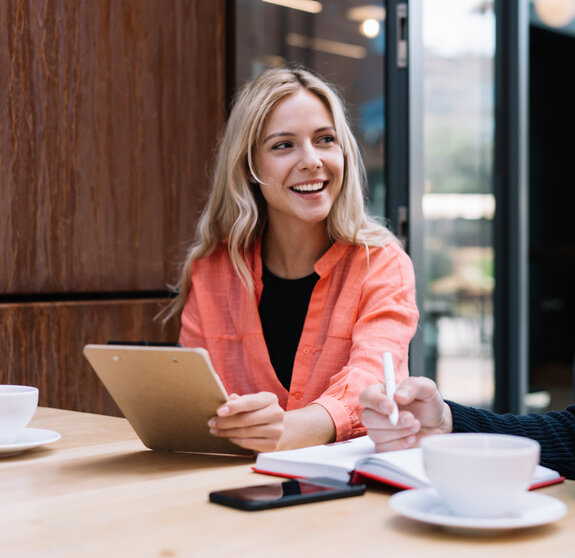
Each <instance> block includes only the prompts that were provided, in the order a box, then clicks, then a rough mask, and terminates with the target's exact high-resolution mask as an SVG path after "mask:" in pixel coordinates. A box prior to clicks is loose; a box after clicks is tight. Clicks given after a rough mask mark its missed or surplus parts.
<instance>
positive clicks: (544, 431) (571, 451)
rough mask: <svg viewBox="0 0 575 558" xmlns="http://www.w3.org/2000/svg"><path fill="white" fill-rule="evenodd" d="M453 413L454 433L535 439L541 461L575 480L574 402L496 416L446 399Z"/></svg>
mask: <svg viewBox="0 0 575 558" xmlns="http://www.w3.org/2000/svg"><path fill="white" fill-rule="evenodd" d="M446 403H447V404H448V405H449V407H450V408H451V414H452V415H453V432H495V433H498V434H515V435H516V436H526V437H528V438H533V439H534V440H537V441H538V442H539V444H540V445H541V464H542V465H545V466H546V467H549V468H551V469H555V470H556V471H558V472H559V473H560V474H561V475H563V476H564V477H566V478H568V479H575V405H570V406H569V407H567V408H566V409H565V410H563V411H549V412H548V413H545V414H543V415H537V414H529V415H519V416H518V415H512V414H505V415H498V414H495V413H491V412H490V411H485V410H483V409H475V408H473V407H465V406H463V405H459V404H457V403H453V402H452V401H446Z"/></svg>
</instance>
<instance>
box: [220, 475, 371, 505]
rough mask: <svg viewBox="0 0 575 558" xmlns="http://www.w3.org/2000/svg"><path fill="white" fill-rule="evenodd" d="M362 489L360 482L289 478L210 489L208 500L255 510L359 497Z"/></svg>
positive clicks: (363, 490) (363, 488)
mask: <svg viewBox="0 0 575 558" xmlns="http://www.w3.org/2000/svg"><path fill="white" fill-rule="evenodd" d="M364 492H365V485H363V484H358V485H350V484H345V483H343V482H339V481H334V480H331V479H324V478H311V479H291V480H287V481H280V482H274V483H270V484H259V485H255V486H244V487H242V488H230V489H228V490H219V491H217V492H211V493H210V502H214V503H216V504H222V505H224V506H230V507H232V508H237V509H240V510H248V511H256V510H267V509H270V508H281V507H284V506H293V505H295V504H305V503H307V502H319V501H321V500H331V499H333V498H345V497H347V496H360V495H361V494H363V493H364Z"/></svg>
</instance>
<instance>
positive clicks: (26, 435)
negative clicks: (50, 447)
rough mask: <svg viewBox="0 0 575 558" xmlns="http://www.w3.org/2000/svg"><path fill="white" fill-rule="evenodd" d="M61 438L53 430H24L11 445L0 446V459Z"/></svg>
mask: <svg viewBox="0 0 575 558" xmlns="http://www.w3.org/2000/svg"><path fill="white" fill-rule="evenodd" d="M61 437H62V436H61V435H60V434H59V433H58V432H54V430H44V429H43V428H26V429H25V430H24V431H23V432H22V434H20V436H19V437H18V439H17V440H16V441H15V442H13V443H12V444H2V445H0V457H10V456H11V455H18V454H19V453H22V452H23V451H26V450H29V449H32V448H36V447H38V446H43V445H44V444H50V443H52V442H56V441H58V440H59V439H60V438H61Z"/></svg>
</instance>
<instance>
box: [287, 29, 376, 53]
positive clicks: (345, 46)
mask: <svg viewBox="0 0 575 558" xmlns="http://www.w3.org/2000/svg"><path fill="white" fill-rule="evenodd" d="M286 43H287V44H288V45H289V46H294V47H300V48H311V49H312V50H317V51H320V52H327V53H329V54H335V55H337V56H347V57H348V58H357V59H362V58H365V56H366V49H365V48H364V47H362V46H359V45H351V44H349V43H342V42H341V41H331V40H328V39H318V38H315V37H306V36H305V35H300V34H299V33H288V34H287V35H286Z"/></svg>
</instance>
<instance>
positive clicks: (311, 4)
mask: <svg viewBox="0 0 575 558" xmlns="http://www.w3.org/2000/svg"><path fill="white" fill-rule="evenodd" d="M262 2H266V3H268V4H275V5H276V6H283V7H284V8H291V9H292V10H300V11H302V12H309V13H310V14H319V13H320V12H321V11H322V9H323V6H322V5H321V2H318V1H317V0H262Z"/></svg>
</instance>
